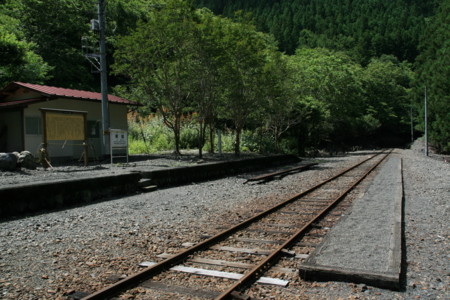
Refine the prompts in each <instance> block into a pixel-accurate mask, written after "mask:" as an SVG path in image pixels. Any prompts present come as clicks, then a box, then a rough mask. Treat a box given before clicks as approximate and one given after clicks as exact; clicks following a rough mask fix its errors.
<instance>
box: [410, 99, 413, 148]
mask: <svg viewBox="0 0 450 300" xmlns="http://www.w3.org/2000/svg"><path fill="white" fill-rule="evenodd" d="M409 116H410V118H411V144H412V143H414V119H413V107H412V103H411V105H410V107H409Z"/></svg>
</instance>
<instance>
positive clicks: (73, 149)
mask: <svg viewBox="0 0 450 300" xmlns="http://www.w3.org/2000/svg"><path fill="white" fill-rule="evenodd" d="M101 99H102V95H101V93H96V92H89V91H82V90H74V89H66V88H59V87H52V86H45V85H38V84H30V83H23V82H12V83H10V84H9V85H7V86H6V87H5V88H3V89H2V90H0V152H14V151H17V152H20V151H24V150H27V151H30V152H31V153H32V154H33V155H37V154H38V151H39V150H40V149H41V147H42V146H43V144H44V142H47V145H46V146H47V150H48V153H49V155H50V157H51V158H52V159H53V158H56V159H57V160H65V159H79V158H80V156H81V155H82V154H83V143H87V144H88V149H89V151H88V153H89V156H90V157H102V156H105V155H107V154H108V149H103V147H102V139H103V133H102V132H101V130H102V105H101ZM108 106H109V116H110V128H114V129H122V130H127V128H128V124H127V113H128V110H129V107H130V106H140V104H139V103H136V102H132V101H129V100H127V99H124V98H120V97H117V96H113V95H108Z"/></svg>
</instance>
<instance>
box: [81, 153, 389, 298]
mask: <svg viewBox="0 0 450 300" xmlns="http://www.w3.org/2000/svg"><path fill="white" fill-rule="evenodd" d="M382 153H383V152H380V153H377V154H375V155H373V156H371V157H369V158H367V159H365V160H363V161H361V162H359V163H357V164H355V165H354V166H351V167H349V168H347V169H345V170H344V171H342V172H340V173H339V174H337V175H335V176H332V177H330V178H328V179H326V180H324V181H323V182H321V183H318V184H316V185H315V186H313V187H311V188H309V189H308V190H306V191H304V192H301V193H299V194H297V195H295V196H293V197H292V198H290V199H288V200H286V201H284V202H281V203H279V204H277V205H275V206H273V207H271V208H269V209H268V210H266V211H263V212H261V213H259V214H257V215H255V216H253V217H251V218H249V219H247V220H244V221H242V222H241V223H239V224H237V225H235V226H233V227H231V228H229V229H226V230H224V231H222V232H220V233H218V234H217V235H215V236H213V237H210V238H208V239H206V240H205V241H203V242H200V243H198V244H196V245H194V246H192V247H190V248H188V249H186V250H183V251H181V252H180V253H178V254H176V255H174V256H173V257H170V258H167V259H165V260H163V261H161V262H159V263H157V264H155V265H153V266H150V267H147V268H146V269H144V270H142V271H140V272H138V273H136V274H133V275H131V276H129V277H127V278H124V279H122V280H120V281H118V282H116V283H114V284H112V285H110V286H107V287H105V288H103V289H101V290H99V291H97V292H94V293H92V294H90V295H88V296H86V297H84V298H83V299H82V300H97V299H107V298H109V297H113V296H114V295H117V294H118V293H120V292H122V291H124V290H126V289H130V288H132V287H135V286H137V285H138V284H139V283H141V282H143V281H145V280H148V279H150V278H151V277H153V276H155V275H157V274H159V273H162V272H163V271H166V270H168V269H169V268H171V267H173V266H174V265H176V264H179V263H181V262H182V261H184V260H186V259H187V257H188V256H189V255H191V254H193V253H195V252H197V251H201V250H204V249H206V248H208V247H209V246H211V245H213V244H216V243H218V242H220V241H222V240H224V239H226V238H227V237H228V236H230V235H232V234H233V233H235V232H237V231H238V230H240V229H242V228H244V227H246V226H248V225H249V224H251V223H253V222H255V221H257V220H259V219H261V218H263V217H264V216H266V215H268V214H270V213H272V212H274V211H276V210H278V209H280V208H281V207H283V206H286V205H287V204H289V203H291V202H293V201H295V200H296V199H298V198H300V197H302V196H304V195H306V194H309V193H311V192H313V191H314V190H316V189H317V188H319V187H321V186H322V185H324V184H326V183H328V182H330V181H332V180H334V179H336V178H338V177H340V176H342V175H343V174H345V173H347V172H349V171H351V170H353V169H355V168H357V167H359V166H360V165H362V164H363V163H365V162H367V161H369V160H371V159H373V158H375V157H376V156H378V155H380V154H382Z"/></svg>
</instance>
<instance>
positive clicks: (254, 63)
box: [221, 19, 276, 155]
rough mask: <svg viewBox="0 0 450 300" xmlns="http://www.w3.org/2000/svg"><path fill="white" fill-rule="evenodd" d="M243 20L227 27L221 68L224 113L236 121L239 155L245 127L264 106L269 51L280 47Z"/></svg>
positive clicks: (236, 141)
mask: <svg viewBox="0 0 450 300" xmlns="http://www.w3.org/2000/svg"><path fill="white" fill-rule="evenodd" d="M240 21H241V22H240V23H237V22H234V23H229V24H228V26H227V27H226V28H225V30H226V31H225V36H224V39H223V45H224V49H225V58H224V65H223V67H222V68H221V74H222V76H223V79H224V81H225V86H226V90H225V97H226V102H225V105H224V106H225V110H224V116H225V117H226V118H229V119H231V120H232V121H233V124H234V129H235V131H236V140H235V145H234V152H235V154H236V155H239V154H240V142H241V133H242V130H243V129H244V127H245V125H246V124H248V122H249V121H250V120H251V119H253V118H254V117H255V116H258V114H259V110H261V109H262V107H264V104H263V102H262V101H265V100H266V97H265V91H264V80H265V76H266V75H267V73H265V66H266V64H267V57H268V55H270V53H271V52H273V51H275V49H276V48H275V41H274V40H273V39H272V38H271V37H270V36H268V35H266V34H263V33H259V32H257V31H256V29H255V27H254V26H253V25H251V24H250V23H249V22H248V21H247V20H244V19H241V20H240Z"/></svg>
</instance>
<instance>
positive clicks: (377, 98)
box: [364, 56, 414, 134]
mask: <svg viewBox="0 0 450 300" xmlns="http://www.w3.org/2000/svg"><path fill="white" fill-rule="evenodd" d="M413 77H414V73H413V71H412V70H411V67H410V66H409V64H407V63H400V62H399V61H398V60H397V59H396V58H395V57H394V56H382V57H381V58H377V59H375V58H373V59H372V60H371V61H370V63H369V64H368V65H367V67H366V68H365V70H364V80H365V82H364V91H365V94H366V116H365V120H366V121H367V122H365V123H366V124H365V126H364V128H366V129H367V130H366V132H364V133H365V134H370V132H371V131H375V130H377V129H380V130H381V131H384V132H388V133H390V134H400V133H402V132H405V131H407V130H408V127H409V122H410V115H409V108H410V104H411V84H412V80H413ZM371 125H378V126H371Z"/></svg>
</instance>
